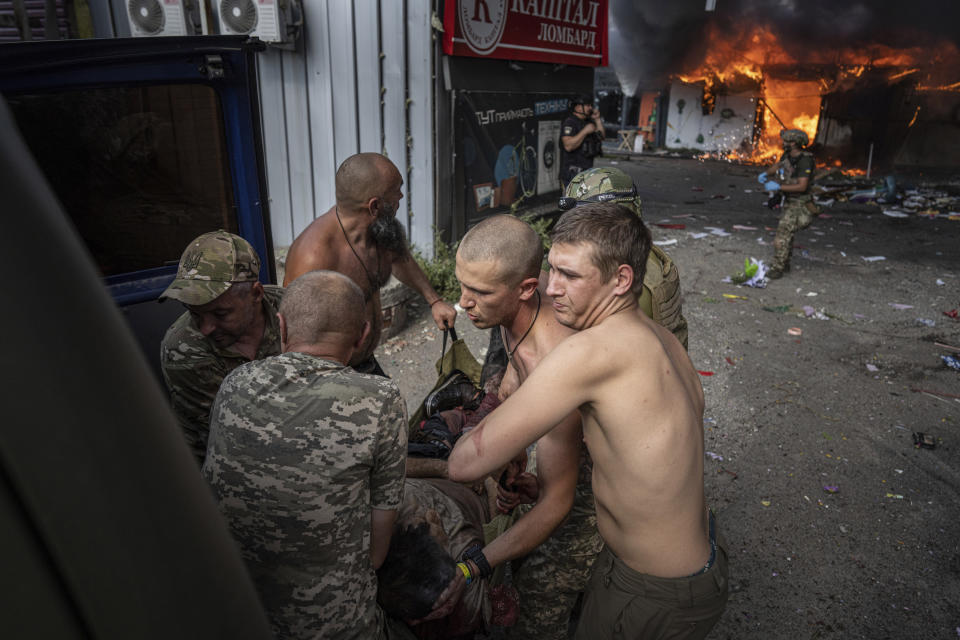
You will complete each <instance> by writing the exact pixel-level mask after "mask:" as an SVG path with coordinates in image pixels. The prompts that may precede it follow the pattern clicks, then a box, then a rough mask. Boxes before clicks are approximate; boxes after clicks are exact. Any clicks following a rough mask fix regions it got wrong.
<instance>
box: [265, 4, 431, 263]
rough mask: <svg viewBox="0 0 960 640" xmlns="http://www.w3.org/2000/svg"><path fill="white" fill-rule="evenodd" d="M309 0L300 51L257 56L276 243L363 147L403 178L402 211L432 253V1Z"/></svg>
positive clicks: (306, 219) (312, 214) (316, 210)
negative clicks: (379, 154) (386, 160)
mask: <svg viewBox="0 0 960 640" xmlns="http://www.w3.org/2000/svg"><path fill="white" fill-rule="evenodd" d="M414 4H415V5H416V6H415V7H413V6H411V5H414ZM304 5H306V6H304V18H305V25H304V33H303V38H302V40H301V42H300V43H299V45H298V49H297V51H291V52H283V53H278V52H277V51H267V52H265V53H262V54H260V55H261V58H262V59H261V64H260V69H261V78H260V87H261V94H262V97H261V100H262V103H263V105H264V108H263V118H264V123H263V129H264V145H265V151H266V156H267V157H266V164H267V181H268V185H269V191H270V199H271V223H272V227H273V235H274V243H275V244H276V245H277V246H287V245H289V244H290V243H291V242H293V239H294V238H295V237H296V235H297V234H299V233H300V232H301V231H303V229H304V228H305V227H306V226H307V225H308V224H309V223H310V222H311V221H312V220H313V219H315V218H316V217H317V216H319V215H321V214H323V213H324V212H325V211H327V209H329V208H330V207H331V206H332V205H333V204H334V175H335V173H336V169H337V167H338V166H339V163H340V162H342V161H343V160H344V159H345V158H347V157H348V156H349V155H351V154H353V153H356V152H357V151H383V152H384V153H386V154H387V156H388V157H389V158H390V159H391V160H392V161H393V162H394V163H395V164H396V165H397V167H398V168H399V169H400V172H401V173H402V174H403V175H404V176H405V177H406V187H405V195H406V197H405V198H404V201H403V202H402V203H401V204H402V205H404V204H405V206H401V211H399V212H398V216H399V217H400V219H401V221H404V218H405V217H406V216H408V214H409V212H410V211H413V212H415V213H416V215H415V216H413V217H412V218H409V217H407V219H406V222H407V229H408V232H409V234H410V238H411V241H412V242H414V244H416V245H418V247H419V248H420V249H421V250H422V251H424V252H425V253H427V254H432V251H433V246H432V245H433V242H432V240H433V226H434V218H435V202H434V176H433V167H434V160H433V126H432V118H433V105H432V101H433V97H432V96H433V90H432V79H431V73H432V67H433V51H434V48H435V45H434V43H433V40H432V37H431V27H430V15H431V12H430V7H431V5H432V3H425V2H422V1H420V2H416V3H411V5H408V4H407V3H406V2H405V1H404V0H357V1H356V2H355V3H351V2H349V1H348V0H330V2H328V3H313V2H310V3H306V2H305V3H304ZM408 12H409V15H408ZM278 58H279V61H278ZM408 83H409V90H408ZM408 97H409V99H410V102H409V107H408V104H407V98H408ZM381 100H382V105H381ZM268 105H269V108H268ZM408 108H409V113H408ZM408 126H409V136H410V137H409V154H408V150H407V147H408ZM279 136H282V137H283V140H282V141H281V140H278V139H277V138H278V137H279ZM285 194H286V195H285Z"/></svg>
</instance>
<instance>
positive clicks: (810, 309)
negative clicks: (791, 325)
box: [803, 305, 817, 318]
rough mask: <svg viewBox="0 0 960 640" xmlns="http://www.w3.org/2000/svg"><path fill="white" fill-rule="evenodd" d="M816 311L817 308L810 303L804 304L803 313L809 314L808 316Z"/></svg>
mask: <svg viewBox="0 0 960 640" xmlns="http://www.w3.org/2000/svg"><path fill="white" fill-rule="evenodd" d="M816 312H817V310H816V309H814V308H813V307H811V306H809V305H804V307H803V315H805V316H807V317H808V318H809V317H810V316H812V315H813V314H814V313H816Z"/></svg>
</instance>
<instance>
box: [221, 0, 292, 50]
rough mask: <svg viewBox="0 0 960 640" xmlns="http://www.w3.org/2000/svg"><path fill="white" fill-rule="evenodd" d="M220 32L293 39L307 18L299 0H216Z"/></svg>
mask: <svg viewBox="0 0 960 640" xmlns="http://www.w3.org/2000/svg"><path fill="white" fill-rule="evenodd" d="M216 7H217V16H218V17H219V21H220V33H222V34H233V35H248V36H251V37H255V38H260V39H261V40H263V41H264V42H271V43H291V42H293V40H295V39H296V37H297V36H298V35H299V27H300V24H301V23H302V22H303V19H302V16H301V14H300V5H299V3H298V2H297V0H216Z"/></svg>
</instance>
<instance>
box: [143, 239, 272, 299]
mask: <svg viewBox="0 0 960 640" xmlns="http://www.w3.org/2000/svg"><path fill="white" fill-rule="evenodd" d="M259 274H260V257H259V256H257V252H256V251H254V250H253V247H252V246H250V243H249V242H247V241H246V240H244V239H243V238H241V237H240V236H238V235H234V234H232V233H229V232H227V231H224V230H223V229H221V230H219V231H211V232H210V233H205V234H203V235H202V236H199V237H197V238H195V239H194V240H193V242H191V243H190V244H189V245H188V246H187V248H186V249H185V250H184V252H183V255H182V256H181V257H180V266H179V267H177V277H176V278H175V279H174V281H173V282H172V283H170V286H169V287H167V289H166V291H164V292H163V293H162V294H161V295H160V299H161V300H164V299H166V298H173V299H174V300H179V301H180V302H182V303H184V304H189V305H193V306H199V305H204V304H207V303H208V302H213V301H214V300H216V299H217V298H219V297H220V296H221V295H223V294H224V293H226V291H227V290H228V289H229V288H230V286H231V285H232V284H233V283H234V282H256V281H257V280H258V279H259Z"/></svg>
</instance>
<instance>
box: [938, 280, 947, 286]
mask: <svg viewBox="0 0 960 640" xmlns="http://www.w3.org/2000/svg"><path fill="white" fill-rule="evenodd" d="M945 284H947V283H946V282H944V281H943V280H941V279H940V278H937V286H938V287H942V286H943V285H945Z"/></svg>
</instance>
